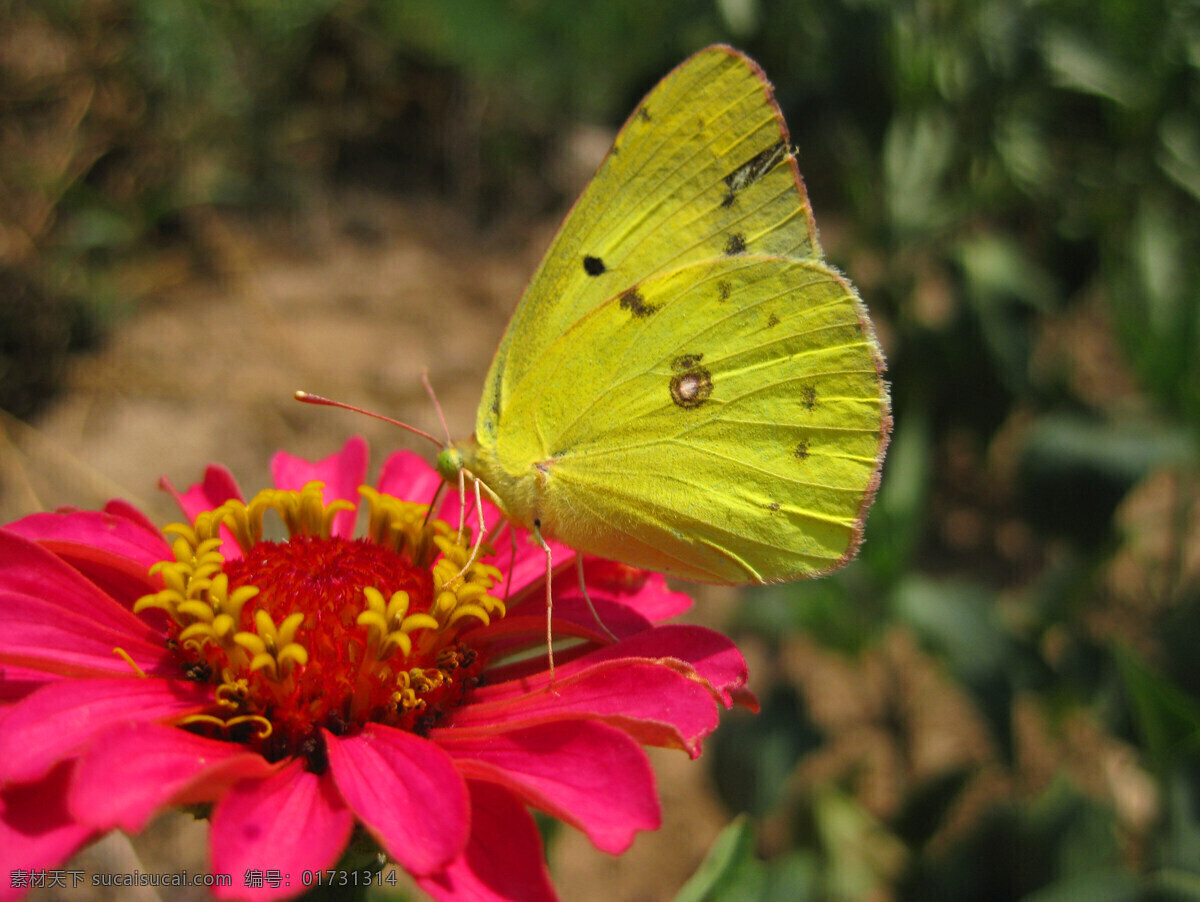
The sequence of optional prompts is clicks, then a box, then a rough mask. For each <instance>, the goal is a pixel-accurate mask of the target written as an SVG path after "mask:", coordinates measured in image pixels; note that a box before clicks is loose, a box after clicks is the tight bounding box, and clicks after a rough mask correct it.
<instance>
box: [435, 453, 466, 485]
mask: <svg viewBox="0 0 1200 902" xmlns="http://www.w3.org/2000/svg"><path fill="white" fill-rule="evenodd" d="M436 466H437V471H438V475H439V476H441V477H442V479H443V480H444V481H445V482H447V483H449V484H450V485H454V484H455V483H457V482H458V474H459V473H461V472H462V471H463V466H464V464H463V456H462V452H461V451H459V450H458V449H457V448H455V447H454V446H453V445H446V447H444V448H442V450H441V452H440V453H439V454H438V456H437V464H436Z"/></svg>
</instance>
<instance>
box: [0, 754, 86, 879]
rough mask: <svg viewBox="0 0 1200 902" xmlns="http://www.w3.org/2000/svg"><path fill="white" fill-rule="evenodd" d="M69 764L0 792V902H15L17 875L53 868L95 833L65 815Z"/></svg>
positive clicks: (66, 812)
mask: <svg viewBox="0 0 1200 902" xmlns="http://www.w3.org/2000/svg"><path fill="white" fill-rule="evenodd" d="M70 779H71V765H70V764H68V763H64V764H61V765H59V766H58V767H56V768H54V769H53V770H52V771H50V772H49V773H48V774H46V775H45V776H44V777H43V778H42V779H41V780H38V781H37V782H36V783H25V784H22V785H20V786H7V787H5V788H4V790H3V791H0V874H3V876H4V879H3V880H0V899H19V898H20V897H21V896H23V895H25V893H26V892H28V888H27V887H21V886H20V885H16V886H14V885H13V883H14V881H13V875H14V874H16V873H17V872H19V871H29V870H42V869H46V868H55V867H58V866H59V865H61V864H62V863H63V862H64V861H66V860H67V859H68V858H70V857H71V855H73V854H74V853H75V851H76V850H77V849H79V848H81V847H83V846H84V845H86V844H87V843H89V842H90V841H91V840H92V839H94V838H95V837H96V835H97V833H96V830H95V829H94V828H92V827H89V826H85V825H84V824H80V823H77V822H76V821H75V820H74V818H72V817H71V815H70V813H69V812H68V811H67V805H66V796H67V786H68V784H69V783H70Z"/></svg>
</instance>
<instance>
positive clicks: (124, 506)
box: [104, 498, 158, 535]
mask: <svg viewBox="0 0 1200 902" xmlns="http://www.w3.org/2000/svg"><path fill="white" fill-rule="evenodd" d="M104 513H106V514H112V515H113V516H114V517H122V518H123V519H126V520H129V521H131V522H133V523H136V524H137V525H138V526H140V527H142V529H144V530H146V532H149V533H154V534H155V535H158V526H157V525H156V524H155V523H154V521H153V520H151V519H150V518H149V517H147V516H146V515H145V514H143V513H142V512H141V511H140V510H138V509H137V508H136V507H134V506H133V505H132V504H130V503H129V502H128V501H123V500H121V499H120V498H114V499H113V500H112V501H110V502H108V504H106V505H104Z"/></svg>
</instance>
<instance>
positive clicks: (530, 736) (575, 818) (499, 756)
mask: <svg viewBox="0 0 1200 902" xmlns="http://www.w3.org/2000/svg"><path fill="white" fill-rule="evenodd" d="M430 739H433V740H434V741H435V742H437V743H438V745H440V746H441V747H442V748H444V749H445V750H446V751H447V752H449V753H450V755H451V756H452V757H453V758H454V760H455V763H456V764H457V765H458V769H459V771H460V772H461V773H462V774H463V775H464V776H466V777H468V778H474V779H479V780H487V781H488V782H491V783H498V784H500V785H501V786H505V787H507V788H508V789H510V790H512V791H513V792H515V793H516V794H517V795H518V796H519V797H521V798H522V799H523V800H524V801H525V802H526V803H527V804H529V805H533V806H534V807H535V808H539V809H541V810H542V811H545V812H547V813H548V814H551V815H553V816H554V817H557V818H559V819H560V820H564V821H566V822H567V823H570V824H574V825H575V826H576V827H578V828H579V829H580V830H582V831H583V832H584V833H586V834H587V836H588V838H589V839H590V840H591V841H592V843H593V844H594V845H595V846H596V847H597V848H598V849H601V850H603V851H605V852H612V853H614V854H617V853H620V852H623V851H625V849H627V848H628V847H629V844H630V843H631V842H633V836H634V834H635V833H636V832H637V831H638V830H654V829H657V828H658V825H659V823H660V821H661V815H660V813H659V807H658V798H657V796H656V794H655V789H654V772H653V771H652V770H651V769H650V763H649V761H647V760H646V755H645V753H644V752H643V751H642V749H641V746H639V745H638V744H637V743H636V742H634V741H633V740H632V739H630V738H629V737H628V736H626V735H625V734H624V733H622V732H621V731H620V730H617V729H615V728H614V727H610V726H608V725H607V724H603V723H596V722H594V721H590V720H584V719H578V720H576V719H571V720H565V719H564V720H559V721H556V722H553V723H544V724H538V725H536V726H532V727H523V728H521V729H518V730H511V731H508V732H505V733H500V734H497V733H495V732H494V731H492V730H483V729H479V728H471V729H462V730H457V729H437V730H433V731H431V733H430Z"/></svg>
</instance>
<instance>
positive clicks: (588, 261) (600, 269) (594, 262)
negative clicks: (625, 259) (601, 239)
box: [583, 254, 608, 276]
mask: <svg viewBox="0 0 1200 902" xmlns="http://www.w3.org/2000/svg"><path fill="white" fill-rule="evenodd" d="M583 271H584V272H585V273H587V274H588V275H589V276H602V275H604V274H605V273H606V272H608V267H607V266H605V265H604V261H603V260H601V259H600V258H599V257H593V256H592V255H591V254H588V255H587V256H585V257H584V258H583Z"/></svg>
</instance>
